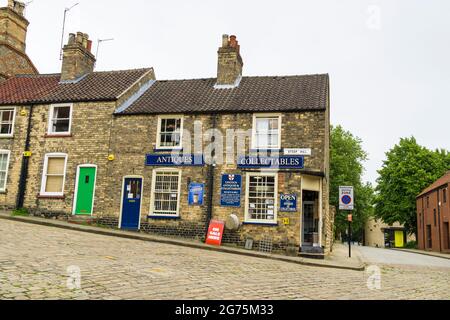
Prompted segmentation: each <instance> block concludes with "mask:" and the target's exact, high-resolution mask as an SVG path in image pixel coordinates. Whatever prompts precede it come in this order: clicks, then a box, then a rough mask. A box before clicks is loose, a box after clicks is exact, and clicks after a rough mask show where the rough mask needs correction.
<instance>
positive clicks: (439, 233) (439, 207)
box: [437, 188, 442, 252]
mask: <svg viewBox="0 0 450 320" xmlns="http://www.w3.org/2000/svg"><path fill="white" fill-rule="evenodd" d="M440 191H441V190H440V189H439V188H438V189H437V207H438V213H437V215H438V236H439V252H442V238H441V203H440V202H439V201H440V196H439V193H440Z"/></svg>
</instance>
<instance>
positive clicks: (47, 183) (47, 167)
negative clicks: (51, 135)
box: [41, 154, 67, 196]
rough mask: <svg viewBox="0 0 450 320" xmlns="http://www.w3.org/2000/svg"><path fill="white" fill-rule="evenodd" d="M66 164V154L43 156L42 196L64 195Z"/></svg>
mask: <svg viewBox="0 0 450 320" xmlns="http://www.w3.org/2000/svg"><path fill="white" fill-rule="evenodd" d="M66 166H67V155H66V154H48V155H46V156H45V161H44V171H43V174H42V185H41V195H42V196H63V195H64V182H65V178H66Z"/></svg>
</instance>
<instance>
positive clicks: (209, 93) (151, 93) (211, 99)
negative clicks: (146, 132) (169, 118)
mask: <svg viewBox="0 0 450 320" xmlns="http://www.w3.org/2000/svg"><path fill="white" fill-rule="evenodd" d="M215 84H216V79H215V78H211V79H196V80H170V81H156V82H155V83H154V84H153V85H152V86H151V87H150V88H149V89H148V90H147V91H146V92H145V93H144V94H143V95H142V96H141V97H140V98H138V99H137V100H136V101H135V102H134V103H133V104H131V106H130V107H128V108H127V109H125V110H123V111H120V112H119V114H128V115H131V114H161V113H163V114H164V113H169V114H170V113H201V112H204V113H209V112H266V111H268V112H277V111H306V110H309V111H315V110H317V111H319V110H325V109H326V108H327V101H328V93H329V77H328V75H306V76H286V77H244V78H242V80H241V82H240V84H239V86H238V87H236V88H233V89H215V88H214V86H215Z"/></svg>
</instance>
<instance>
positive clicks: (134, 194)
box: [120, 178, 142, 230]
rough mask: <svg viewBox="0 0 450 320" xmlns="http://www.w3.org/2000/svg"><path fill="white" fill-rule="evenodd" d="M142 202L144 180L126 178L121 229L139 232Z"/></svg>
mask: <svg viewBox="0 0 450 320" xmlns="http://www.w3.org/2000/svg"><path fill="white" fill-rule="evenodd" d="M141 201H142V178H125V184H124V190H123V199H122V203H123V204H122V221H121V224H120V228H121V229H127V230H139V220H140V216H141Z"/></svg>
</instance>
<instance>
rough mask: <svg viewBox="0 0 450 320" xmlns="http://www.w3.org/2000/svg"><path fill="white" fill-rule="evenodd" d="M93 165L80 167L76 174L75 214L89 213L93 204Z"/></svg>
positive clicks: (94, 173) (94, 171)
mask: <svg viewBox="0 0 450 320" xmlns="http://www.w3.org/2000/svg"><path fill="white" fill-rule="evenodd" d="M96 171H97V169H96V168H95V167H81V168H80V171H79V174H78V187H77V199H76V206H75V214H76V215H91V214H92V213H93V210H92V209H93V205H94V189H95V175H96Z"/></svg>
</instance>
